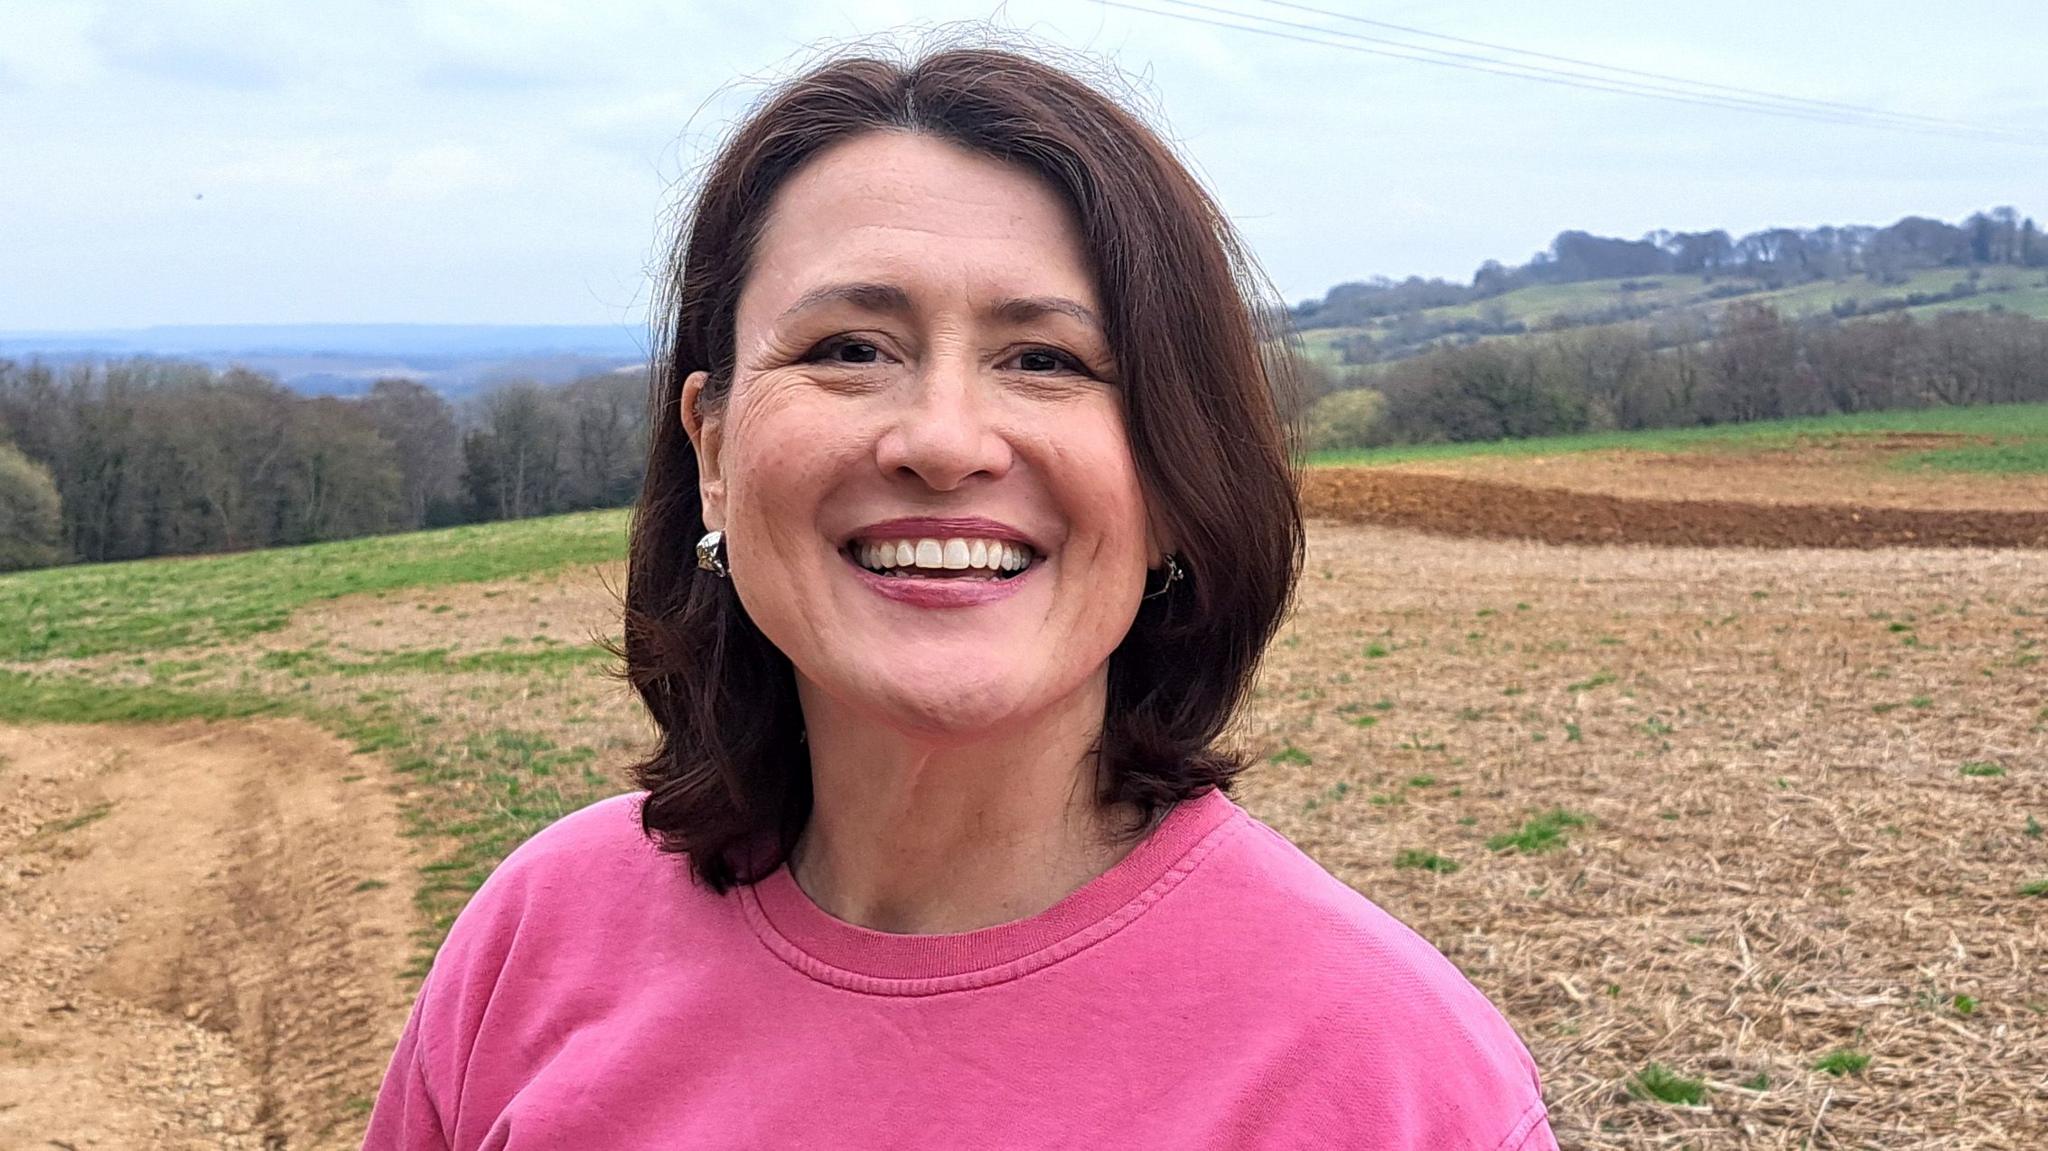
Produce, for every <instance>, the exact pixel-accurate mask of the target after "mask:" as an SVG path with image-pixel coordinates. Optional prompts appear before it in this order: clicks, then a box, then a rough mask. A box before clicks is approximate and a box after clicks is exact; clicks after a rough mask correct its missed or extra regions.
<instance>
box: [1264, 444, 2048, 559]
mask: <svg viewBox="0 0 2048 1151" xmlns="http://www.w3.org/2000/svg"><path fill="white" fill-rule="evenodd" d="M1964 439H1965V437H1962V436H1956V435H1942V434H1925V433H1923V434H1902V433H1891V434H1887V435H1881V436H1833V437H1825V438H1812V439H1806V440H1801V441H1797V442H1795V443H1793V444H1790V445H1784V446H1772V447H1766V448H1761V449H1758V448H1753V447H1752V448H1740V449H1736V450H1728V449H1725V448H1724V449H1721V450H1709V451H1689V452H1671V453H1663V452H1658V453H1652V452H1629V451H1620V452H1586V453H1578V454H1572V455H1560V456H1505V457H1504V456H1485V455H1475V456H1469V457H1463V458H1453V459H1447V460H1437V461H1430V462H1408V463H1399V464H1392V465H1388V466H1382V467H1369V468H1316V469H1311V470H1310V471H1309V472H1308V474H1307V477H1306V480H1305V487H1304V496H1305V499H1306V502H1307V506H1308V510H1309V512H1310V514H1311V515H1314V516H1318V517H1321V518H1326V519H1332V520H1338V521H1342V522H1345V523H1361V524H1379V525H1383V526H1387V527H1402V528H1412V529H1415V530H1417V531H1426V532H1434V533H1439V534H1446V535H1460V536H1478V537H1481V538H1485V539H1526V540H1540V541H1542V542H1545V543H1557V544H1595V543H1639V544H1652V545H1657V546H1663V547H1764V548H1885V547H2048V476H2039V475H2036V476H1995V477H1994V476H1973V475H1957V474H1948V473H1940V472H1931V473H1928V472H1908V471H1901V470H1899V469H1897V468H1894V467H1890V466H1888V465H1889V464H1890V462H1891V461H1892V460H1893V459H1895V458H1896V457H1898V456H1900V455H1902V454H1906V453H1911V452H1919V451H1925V450H1927V449H1929V448H1935V447H1942V446H1955V445H1956V444H1958V443H1960V442H1962V441H1963V440H1964Z"/></svg>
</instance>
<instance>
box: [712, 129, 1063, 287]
mask: <svg viewBox="0 0 2048 1151" xmlns="http://www.w3.org/2000/svg"><path fill="white" fill-rule="evenodd" d="M834 284H883V285H893V286H895V287H897V288H899V289H901V290H902V291H903V292H904V293H905V294H907V295H909V296H911V297H912V298H913V300H916V298H917V297H919V296H926V295H931V294H942V295H959V294H965V295H969V296H973V297H977V298H980V299H983V300H999V299H1012V298H1037V297H1056V298H1068V299H1073V300H1076V301H1078V302H1079V303H1081V304H1082V305H1084V306H1086V307H1089V308H1091V309H1092V308H1095V306H1096V305H1095V298H1094V297H1095V293H1094V284H1093V277H1092V276H1091V275H1090V273H1089V269H1088V259H1087V253H1086V250H1085V248H1084V247H1083V244H1082V240H1081V234H1080V229H1079V227H1078V226H1077V224H1076V223H1075V221H1074V218H1073V213H1072V211H1071V209H1069V208H1068V206H1067V204H1066V202H1065V201H1064V200H1063V199H1061V197H1060V196H1059V194H1058V193H1057V192H1055V191H1054V190H1053V189H1052V188H1051V187H1049V186H1048V185H1047V184H1046V183H1045V182H1044V181H1042V180H1040V179H1038V178H1037V177H1036V176H1034V175H1032V174H1031V173H1030V172H1027V171H1025V170H1023V169H1021V168H1018V167H1015V166H1013V165H1009V164H1004V163H1002V162H1000V161H997V160H995V159H992V158H990V157H987V156H983V155H980V154H978V153H975V152H972V151H969V150H967V149H965V148H962V147H960V146H958V145H955V144H952V143H949V142H946V141H943V140H939V139H936V138H934V137H930V136H919V135H911V134H908V133H895V132H892V133H871V134H868V135H864V136H860V137H857V138H855V139H853V140H849V141H846V142H844V143H841V144H839V145H836V146H835V147H833V148H831V149H828V150H827V151H826V152H824V153H822V154H821V155H819V156H818V157H817V158H816V159H814V160H812V161H811V162H810V163H809V164H808V165H806V166H805V167H804V168H803V169H802V170H801V171H799V172H798V173H797V174H796V175H795V176H793V177H792V178H791V179H790V181H789V183H788V184H787V185H785V186H784V187H783V188H782V189H781V190H780V191H779V192H778V193H777V195H776V198H775V202H774V205H773V208H772V210H771V212H770V215H769V217H768V221H767V225H766V227H765V228H764V229H763V231H762V235H761V240H760V242H759V244H758V245H757V246H756V248H755V253H754V264H753V269H752V272H751V274H750V276H749V279H748V284H747V287H746V290H745V292H744V295H743V303H742V311H747V312H755V313H757V315H765V316H768V317H772V316H774V315H777V314H780V313H781V312H782V311H784V310H785V309H786V308H788V307H789V306H790V305H791V304H792V303H794V302H796V301H797V300H799V299H801V298H802V297H804V296H805V295H807V294H814V293H817V292H818V291H819V290H820V289H821V288H827V287H830V286H831V285H834ZM746 297H751V299H746ZM749 305H752V306H749Z"/></svg>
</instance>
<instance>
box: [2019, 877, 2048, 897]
mask: <svg viewBox="0 0 2048 1151" xmlns="http://www.w3.org/2000/svg"><path fill="white" fill-rule="evenodd" d="M2020 894H2021V895H2048V879H2036V880H2034V881H2032V882H2030V883H2022V884H2020Z"/></svg>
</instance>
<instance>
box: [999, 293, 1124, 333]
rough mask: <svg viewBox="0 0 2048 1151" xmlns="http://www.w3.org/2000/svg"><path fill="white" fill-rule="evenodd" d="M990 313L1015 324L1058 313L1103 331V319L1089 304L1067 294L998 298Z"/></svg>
mask: <svg viewBox="0 0 2048 1151" xmlns="http://www.w3.org/2000/svg"><path fill="white" fill-rule="evenodd" d="M988 311H989V314H990V315H991V316H994V317H995V318H997V319H999V320H1005V321H1008V322H1009V323H1013V324H1022V323H1028V322H1029V321H1031V320H1036V319H1038V318H1040V317H1041V316H1046V315H1058V316H1066V317H1068V318H1070V319H1075V320H1079V321H1081V322H1082V323H1084V324H1087V325H1088V326H1089V327H1092V328H1094V329H1095V330H1096V331H1098V332H1100V331H1103V330H1104V329H1103V326H1102V319H1101V317H1099V316H1097V315H1096V314H1095V313H1094V311H1093V310H1091V309H1090V308H1089V307H1088V306H1087V305H1085V304H1082V303H1080V302H1078V301H1075V300H1069V299H1067V298H1066V297H1065V296H1017V297H1012V298H1010V299H1006V300H997V301H996V303H995V306H994V307H992V308H990V309H989V310H988Z"/></svg>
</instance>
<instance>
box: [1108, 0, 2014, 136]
mask: <svg viewBox="0 0 2048 1151" xmlns="http://www.w3.org/2000/svg"><path fill="white" fill-rule="evenodd" d="M1153 2H1154V3H1161V4H1169V5H1172V6H1173V7H1176V8H1182V9H1195V10H1198V11H1203V12H1211V13H1216V14H1218V15H1224V16H1231V17H1234V18H1237V19H1240V20H1251V21H1255V22H1257V24H1258V25H1276V26H1278V27H1282V28H1292V29H1297V30H1300V31H1306V32H1314V33H1317V34H1318V35H1321V36H1336V37H1339V38H1341V39H1343V40H1347V41H1358V42H1362V43H1368V44H1378V45H1382V46H1385V47H1392V48H1398V49H1401V50H1402V52H1403V53H1409V55H1400V54H1395V53H1387V52H1384V51H1382V52H1379V53H1375V54H1379V55H1390V54H1391V55H1396V58H1400V59H1414V60H1422V61H1423V62H1425V63H1437V64H1443V65H1446V66H1452V67H1456V66H1459V65H1458V64H1457V61H1466V62H1467V63H1466V64H1465V65H1463V66H1464V67H1467V68H1470V69H1472V70H1475V71H1482V72H1493V73H1495V74H1499V75H1511V76H1519V77H1521V78H1523V79H1528V80H1539V81H1544V82H1547V83H1561V84H1563V85H1564V86H1566V87H1590V88H1594V89H1595V90H1600V91H1608V92H1618V93H1622V94H1626V95H1636V96H1643V97H1648V98H1652V99H1663V100H1670V101H1675V102H1680V103H1694V104H1700V105H1703V106H1707V107H1719V108H1729V109H1734V110H1737V111H1752V112H1761V113H1763V114H1766V115H1776V116H1782V117H1788V118H1792V119H1803V120H1811V121H1814V122H1817V123H1832V124H1852V125H1857V126H1863V127H1887V128H1893V129H1896V130H1899V131H1909V132H1918V133H1921V134H1924V135H1943V136H1954V135H1957V134H1958V133H1956V132H1953V131H1949V132H1937V131H1934V130H1932V129H1930V128H1926V127H1922V126H1920V125H1917V124H1912V123H1907V122H1903V121H1902V120H1900V119H1899V118H1898V117H1896V116H1895V115H1894V114H1892V113H1888V112H1884V111H1883V110H1881V109H1871V110H1869V111H1868V112H1857V113H1851V112H1842V111H1832V110H1828V109H1822V108H1805V107H1798V106H1790V105H1785V104H1781V103H1776V102H1773V100H1755V99H1747V98H1741V97H1732V96H1717V95H1713V94H1711V93H1706V92H1690V91H1686V90H1683V89H1675V88H1669V87H1666V86H1663V85H1657V84H1644V83H1642V82H1640V81H1634V80H1623V79H1617V78H1615V77H1611V76H1588V75H1585V74H1584V73H1580V72H1569V71H1564V70H1561V69H1556V68H1545V67H1542V66H1540V65H1534V64H1519V63H1516V62H1514V61H1511V60H1501V59H1498V58H1495V57H1491V56H1479V55H1474V54H1473V53H1470V52H1454V51H1450V50H1448V49H1443V48H1431V47H1428V46H1426V45H1420V44H1408V43H1405V42H1403V41H1399V40H1389V39H1386V38H1384V37H1378V36H1366V35H1363V34H1360V33H1356V32H1345V31H1341V30H1339V29H1334V28H1325V27H1322V26H1320V25H1315V24H1303V23H1299V22H1297V21H1292V20H1281V19H1278V18H1276V17H1270V16H1259V15H1256V14H1253V13H1249V12H1242V11H1237V10H1235V9H1229V8H1219V7H1216V6H1214V5H1210V4H1204V3H1199V2H1197V0H1153ZM1120 6H1127V5H1120ZM1290 6H1292V7H1302V6H1300V5H1290ZM1314 11H1321V10H1320V9H1316V10H1314ZM1154 14H1155V15H1161V16H1169V17H1172V18H1175V19H1191V20H1197V21H1199V22H1202V23H1214V22H1213V21H1208V20H1201V18H1199V17H1193V16H1183V15H1180V14H1176V13H1171V12H1155V13H1154ZM1331 15H1341V14H1337V13H1331ZM1217 26H1219V27H1227V25H1220V24H1219V25H1217ZM1237 27H1238V30H1240V31H1256V32H1267V29H1265V28H1263V27H1259V26H1254V27H1243V26H1237ZM1268 34H1272V35H1278V33H1268ZM1324 43H1328V42H1327V41H1324ZM1330 46H1331V47H1340V46H1341V47H1352V46H1351V45H1334V44H1332V45H1330ZM1353 50H1355V51H1365V52H1371V50H1370V49H1364V48H1355V47H1354V48H1353ZM1412 53H1426V54H1427V55H1423V56H1417V55H1412ZM1596 67H1597V65H1596ZM1961 127H1962V133H1965V134H1969V135H1972V136H1974V137H1975V138H1979V139H2012V138H2013V137H2012V136H2010V135H2009V134H2006V133H2003V132H2001V131H2000V130H1997V129H1987V128H1982V127H1978V126H1976V125H1962V126H1961Z"/></svg>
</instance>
